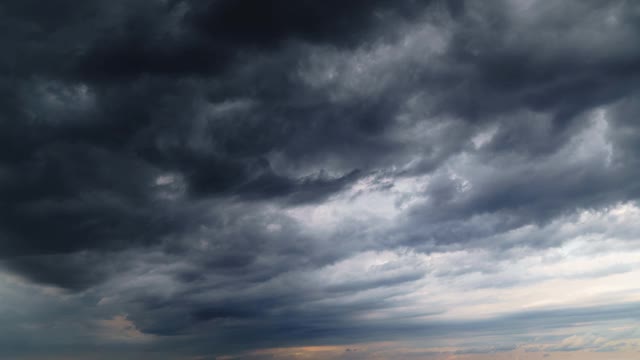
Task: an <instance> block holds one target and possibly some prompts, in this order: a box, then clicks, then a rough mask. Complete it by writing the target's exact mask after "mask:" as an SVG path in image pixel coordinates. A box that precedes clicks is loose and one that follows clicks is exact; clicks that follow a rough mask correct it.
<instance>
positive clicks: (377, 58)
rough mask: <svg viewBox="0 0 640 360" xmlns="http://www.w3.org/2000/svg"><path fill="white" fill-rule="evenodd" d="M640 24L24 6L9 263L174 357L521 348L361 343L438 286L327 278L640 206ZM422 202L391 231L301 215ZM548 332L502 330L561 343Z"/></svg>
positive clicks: (379, 277)
mask: <svg viewBox="0 0 640 360" xmlns="http://www.w3.org/2000/svg"><path fill="white" fill-rule="evenodd" d="M525 3H526V4H529V5H528V7H526V6H527V5H526V4H525ZM639 17H640V9H639V8H638V6H637V5H636V4H634V3H633V2H631V1H615V2H608V3H599V2H595V1H566V2H564V3H562V4H554V5H551V4H547V3H545V2H542V1H532V2H519V1H506V0H504V1H502V0H496V1H490V2H467V1H444V0H442V1H404V0H403V1H396V2H393V3H390V2H383V1H359V0H358V1H351V2H348V3H345V2H337V1H324V2H309V1H303V2H296V1H282V0H277V1H269V2H264V1H249V0H242V1H226V0H225V1H216V2H204V1H196V0H188V1H145V2H142V1H134V2H130V1H126V2H125V1H86V2H82V3H81V4H76V3H75V2H70V1H61V2H57V3H56V4H55V5H53V4H49V3H46V4H41V3H40V2H34V1H6V2H4V3H3V4H2V5H0V22H1V23H2V24H3V28H4V29H5V30H6V31H1V32H0V33H2V35H0V39H1V40H2V43H3V44H4V47H5V51H3V55H0V199H1V200H0V202H1V205H2V206H0V259H1V261H2V263H1V265H2V267H3V268H4V269H5V270H6V271H9V272H11V273H13V274H17V275H18V276H19V277H21V278H24V279H28V280H29V281H31V282H33V283H37V284H40V285H43V286H54V287H59V288H63V289H65V290H66V291H67V295H68V296H80V297H82V296H89V295H91V296H99V297H101V298H105V299H107V298H110V297H113V296H115V298H118V300H113V301H115V304H119V306H122V309H123V311H124V310H126V311H127V312H128V314H129V318H130V319H131V320H132V321H133V322H134V323H135V325H136V326H137V327H138V328H139V329H140V330H141V331H143V332H145V333H148V334H155V335H160V336H163V337H165V338H166V339H171V340H166V341H167V344H171V345H164V346H173V345H175V344H176V343H179V342H180V341H182V340H176V338H180V339H182V337H180V336H177V335H181V336H184V338H187V339H194V340H193V341H194V343H196V344H197V345H198V346H200V347H201V348H203V349H207V350H210V349H211V348H212V347H213V346H212V345H208V344H207V341H205V339H206V338H208V336H209V335H210V336H211V337H213V340H211V343H212V344H215V345H216V346H217V345H219V344H223V345H225V346H227V347H228V348H229V349H242V348H251V347H257V346H265V345H287V344H301V343H303V342H304V341H312V342H313V341H315V342H316V343H321V342H322V341H327V342H331V341H337V339H342V340H341V341H346V340H353V339H365V338H366V339H381V340H384V339H385V338H387V337H390V336H391V334H392V333H394V332H396V333H397V334H404V335H406V334H408V333H409V332H411V331H417V330H420V331H423V332H424V334H425V335H432V334H434V333H436V332H437V331H440V330H443V329H444V330H446V331H448V332H450V333H452V332H454V331H463V332H464V329H463V328H464V326H471V328H473V329H488V330H487V331H490V330H491V329H497V328H498V327H499V325H497V323H490V321H488V322H487V323H478V324H475V325H473V324H471V325H469V324H468V323H466V324H465V325H464V326H463V325H450V324H439V325H437V326H434V327H433V329H431V328H428V326H427V328H420V326H421V325H420V324H418V325H415V324H413V323H412V322H411V321H409V320H406V319H404V320H397V321H396V322H394V321H389V322H388V323H386V322H384V321H380V322H365V321H360V320H357V319H359V318H358V316H357V315H361V314H363V313H365V312H366V311H373V310H384V309H387V308H389V307H391V305H394V304H395V301H398V300H397V299H396V297H397V296H399V295H402V291H408V290H407V288H410V286H411V284H412V283H414V282H415V281H418V280H420V279H421V278H423V277H424V276H427V275H426V274H427V271H426V270H425V269H423V268H420V267H417V268H414V269H412V270H411V271H408V270H407V271H400V272H397V273H396V272H393V271H391V270H392V269H391V270H390V269H386V270H384V269H383V270H380V271H379V272H376V271H374V270H373V269H367V270H365V272H367V274H368V277H366V278H365V277H360V278H358V277H356V278H345V279H341V280H344V281H335V280H333V282H332V281H329V280H327V279H326V278H322V277H319V276H318V277H314V276H312V275H309V274H313V273H314V270H318V269H326V268H327V267H328V266H331V265H335V264H339V263H340V261H342V260H345V259H351V258H354V257H357V255H359V254H362V253H364V252H366V251H384V250H398V249H404V248H408V249H410V250H416V251H419V252H423V251H424V252H433V251H440V250H451V249H454V250H455V249H464V248H473V247H478V248H484V249H488V251H493V252H495V256H517V253H516V252H514V251H513V248H514V247H525V248H527V249H534V250H535V249H540V248H544V247H549V246H556V245H559V244H562V243H563V242H564V241H566V239H564V238H563V237H562V236H561V235H563V233H561V232H558V231H556V230H557V227H558V226H557V223H558V222H562V221H571V217H572V216H575V214H576V213H578V212H580V211H584V210H592V211H601V210H603V209H607V208H608V207H610V206H614V205H616V204H620V203H633V202H635V201H637V198H638V195H639V194H640V187H639V185H638V182H637V181H636V179H637V177H638V175H639V174H638V171H637V170H636V169H638V168H640V167H639V166H638V163H637V162H638V158H639V157H638V154H639V150H640V147H639V146H638V144H640V129H639V128H638V125H636V123H637V121H635V120H636V117H637V114H638V111H639V108H638V95H637V87H638V81H639V76H640V75H639V74H640V67H639V66H638V64H640V61H639V60H640V47H638V46H637V45H636V44H635V43H636V42H637V41H636V39H637V35H638V32H639V30H640V29H639V24H640V21H638V19H639ZM598 116H600V117H601V118H598ZM366 179H373V180H371V182H372V184H370V186H369V187H367V188H365V189H358V188H357V187H358V186H359V185H358V184H360V183H359V182H360V181H362V180H366ZM415 179H418V180H416V181H421V182H423V184H422V186H421V187H420V189H419V190H415V191H412V192H411V193H410V194H404V195H403V196H404V197H403V198H402V199H399V200H398V202H397V204H398V206H397V208H396V210H397V212H398V215H396V216H395V217H394V218H393V220H389V221H388V222H386V221H387V220H376V221H375V223H374V222H373V221H372V222H371V223H367V221H370V220H362V221H360V222H359V221H356V220H355V219H357V218H358V215H360V214H353V215H354V216H353V219H352V218H348V219H347V218H345V219H341V220H342V221H343V222H341V223H339V224H336V225H332V226H327V227H328V228H326V229H321V230H318V229H314V228H313V227H312V226H309V225H308V224H307V223H306V220H308V219H303V218H301V217H300V216H297V217H296V216H294V215H292V214H293V213H295V212H296V211H302V210H301V209H304V208H305V207H310V208H317V209H319V208H320V207H322V206H327V207H329V210H326V211H327V212H330V211H331V209H330V207H331V206H332V205H331V204H332V201H336V200H340V201H344V202H347V203H350V201H351V202H355V201H356V200H357V199H358V197H360V198H366V197H368V196H370V195H371V194H373V193H376V192H378V193H383V194H391V193H393V192H394V191H399V190H397V188H394V187H401V186H402V185H401V184H402V182H403V181H410V180H415ZM354 194H355V195H354ZM403 202H406V203H407V204H410V205H407V207H408V208H405V207H402V206H404V205H403V204H404V203H403ZM375 206H377V205H371V207H375ZM321 210H323V209H321ZM374 210H375V209H374ZM323 211H325V210H323ZM527 226H531V227H533V228H535V229H536V231H532V232H530V233H527V234H526V236H524V235H523V236H521V237H519V238H517V239H515V238H512V237H510V236H511V235H509V232H510V231H512V230H514V229H521V228H525V227H527ZM592 226H593V227H597V226H600V227H604V228H607V226H606V225H602V224H600V225H597V224H594V225H592ZM601 230H602V229H593V231H594V232H595V233H607V232H610V233H615V235H616V236H618V235H620V236H622V235H621V234H622V232H625V231H626V235H624V236H625V239H627V240H628V239H631V238H633V237H634V234H635V229H634V228H632V227H629V228H623V227H620V229H614V230H611V229H608V228H607V229H605V230H602V231H601ZM585 231H586V230H585ZM572 235H575V234H572ZM534 250H531V251H534ZM432 270H433V272H432V273H430V274H433V275H435V276H441V277H451V278H455V277H456V276H461V275H462V274H465V273H469V272H474V271H485V272H490V271H493V270H494V268H493V267H492V266H490V265H487V264H476V263H473V262H470V263H469V264H461V266H460V267H459V268H456V269H435V270H434V269H432ZM623 270H624V268H618V269H616V268H613V269H611V271H623ZM588 275H589V276H595V275H598V274H588ZM585 276H587V275H585ZM480 285H481V286H482V284H480ZM494 285H495V284H494ZM507 285H508V284H507ZM405 287H406V288H405ZM400 288H403V289H400ZM114 292H117V294H113V293H114ZM363 292H368V293H369V294H372V296H373V297H372V298H369V299H362V298H359V297H357V295H358V294H361V293H363ZM74 294H75V295H74ZM97 294H100V295H97ZM116 295H117V296H116ZM105 301H106V300H105ZM85 305H86V304H83V306H85ZM42 306H43V307H46V306H45V305H42ZM86 306H89V305H86ZM113 306H114V307H116V305H113ZM306 306H308V307H307V308H305V307H306ZM89 307H90V306H89ZM627 310H629V311H632V310H630V309H627ZM439 311H441V309H427V310H426V311H425V312H424V313H423V314H417V313H413V312H411V313H410V314H409V315H407V316H408V317H409V318H410V317H411V316H414V317H418V316H421V315H424V314H431V313H438V312H439ZM572 311H573V310H567V311H566V312H564V313H563V314H564V315H562V316H565V318H563V319H562V320H559V321H560V322H562V321H565V323H566V322H568V321H569V320H567V319H568V318H569V317H570V316H571V314H572ZM576 311H577V310H576ZM612 311H613V310H612ZM68 312H69V310H59V311H58V312H57V313H58V314H59V316H62V317H64V316H66V315H65V314H67V313H68ZM631 313H633V312H631ZM598 314H600V313H598ZM101 315H104V314H101ZM538 315H539V314H538ZM553 315H554V316H555V315H558V314H555V313H554V314H553ZM86 316H87V317H90V316H95V314H87V315H86ZM518 316H522V317H518ZM558 316H560V315H558ZM575 316H576V317H580V318H593V317H594V316H596V315H593V316H592V315H590V314H587V313H576V314H575ZM602 316H603V317H604V316H611V317H614V318H618V317H620V314H619V313H613V312H611V311H609V312H605V313H604V315H602ZM535 318H536V314H533V315H532V314H523V315H513V316H512V317H508V318H505V319H502V321H510V322H512V323H513V324H514V326H515V327H517V326H522V327H523V328H524V327H526V326H529V325H531V324H534V325H535V326H540V327H545V326H547V327H548V326H553V320H551V319H552V316H551V314H542V315H541V316H540V318H541V320H540V322H538V321H537V320H536V319H535ZM403 321H406V322H403ZM545 321H546V322H545ZM542 322H545V323H542ZM565 323H561V324H558V326H560V325H562V324H565ZM550 324H551V325H550ZM476 325H477V326H476ZM216 329H222V330H216ZM496 331H498V330H496ZM398 336H400V335H398ZM174 341H175V342H174ZM187 342H188V341H187ZM29 346H33V345H29ZM183 346H184V347H183V348H180V350H181V351H182V350H184V348H188V347H189V346H188V345H184V344H183ZM25 347H28V346H27V345H25ZM150 347H152V346H151V345H150ZM185 351H186V350H185ZM186 352H188V351H186ZM145 356H146V355H145Z"/></svg>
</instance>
